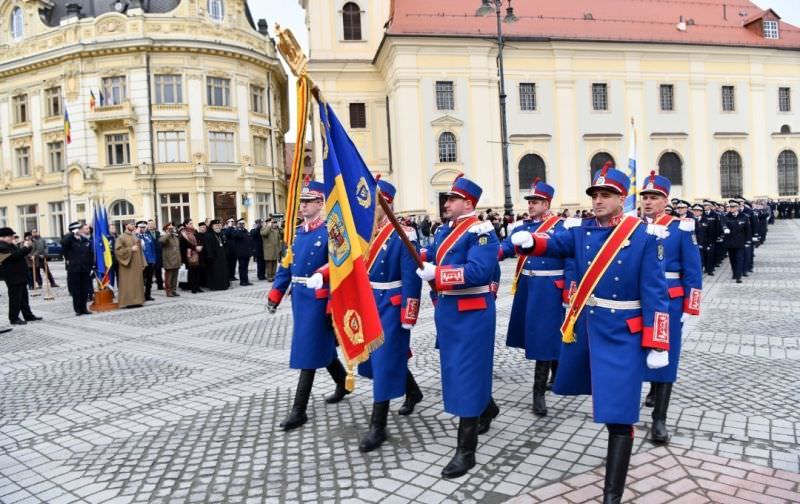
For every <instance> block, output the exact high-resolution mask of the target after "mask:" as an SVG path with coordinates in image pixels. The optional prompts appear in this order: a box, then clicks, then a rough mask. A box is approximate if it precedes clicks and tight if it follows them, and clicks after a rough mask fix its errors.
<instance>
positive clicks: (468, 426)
mask: <svg viewBox="0 0 800 504" xmlns="http://www.w3.org/2000/svg"><path fill="white" fill-rule="evenodd" d="M477 448H478V418H476V417H470V418H465V417H461V419H460V421H459V424H458V445H457V446H456V454H455V455H454V456H453V459H452V460H451V461H450V463H449V464H447V466H446V467H445V468H444V469H442V477H443V478H458V477H459V476H462V475H464V474H466V473H467V471H469V470H470V469H472V468H473V467H475V450H476V449H477Z"/></svg>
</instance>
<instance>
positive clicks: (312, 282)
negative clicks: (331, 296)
mask: <svg viewBox="0 0 800 504" xmlns="http://www.w3.org/2000/svg"><path fill="white" fill-rule="evenodd" d="M324 284H325V281H324V280H323V279H322V273H314V274H313V275H311V276H310V277H308V280H306V287H308V288H309V289H321V288H322V286H323V285H324Z"/></svg>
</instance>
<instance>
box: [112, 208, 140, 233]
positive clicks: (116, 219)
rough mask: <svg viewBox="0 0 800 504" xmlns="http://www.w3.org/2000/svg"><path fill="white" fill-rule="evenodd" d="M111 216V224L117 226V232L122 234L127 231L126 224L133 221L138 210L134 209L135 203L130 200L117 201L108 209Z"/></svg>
mask: <svg viewBox="0 0 800 504" xmlns="http://www.w3.org/2000/svg"><path fill="white" fill-rule="evenodd" d="M108 213H109V215H110V217H111V218H110V219H109V220H110V222H109V224H115V225H116V226H117V232H119V233H122V232H123V231H125V222H127V221H130V220H133V218H134V214H135V213H136V210H135V209H134V208H133V203H131V202H130V201H128V200H117V201H115V202H114V203H111V206H110V207H109V208H108Z"/></svg>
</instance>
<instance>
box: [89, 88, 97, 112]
mask: <svg viewBox="0 0 800 504" xmlns="http://www.w3.org/2000/svg"><path fill="white" fill-rule="evenodd" d="M95 107H97V99H96V98H95V97H94V91H89V108H90V109H91V110H92V112H94V109H95Z"/></svg>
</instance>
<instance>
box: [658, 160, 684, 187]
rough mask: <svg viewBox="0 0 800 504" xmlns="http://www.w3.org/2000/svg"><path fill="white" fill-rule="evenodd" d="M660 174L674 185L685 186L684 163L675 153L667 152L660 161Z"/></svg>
mask: <svg viewBox="0 0 800 504" xmlns="http://www.w3.org/2000/svg"><path fill="white" fill-rule="evenodd" d="M658 173H659V175H663V176H664V177H667V178H668V179H669V181H670V182H672V185H676V186H679V185H683V161H681V158H680V156H678V155H677V154H675V153H674V152H665V153H664V155H662V156H661V159H659V160H658Z"/></svg>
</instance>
